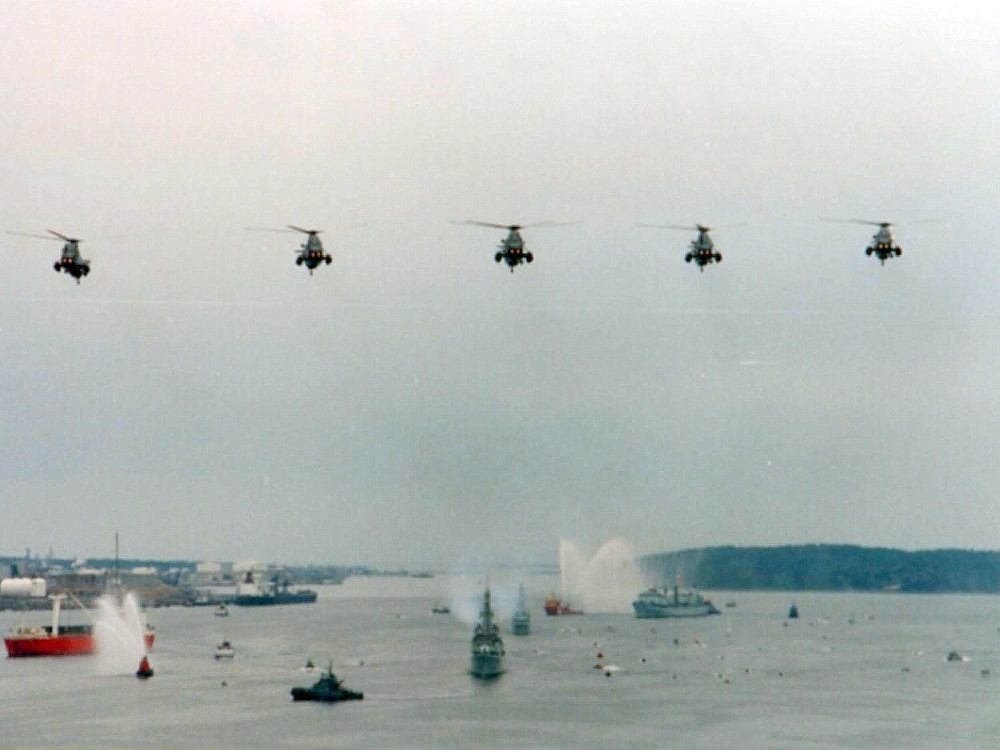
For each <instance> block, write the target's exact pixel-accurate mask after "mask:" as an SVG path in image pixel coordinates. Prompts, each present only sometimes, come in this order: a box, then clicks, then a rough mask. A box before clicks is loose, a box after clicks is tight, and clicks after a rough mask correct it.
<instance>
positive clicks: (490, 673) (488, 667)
mask: <svg viewBox="0 0 1000 750" xmlns="http://www.w3.org/2000/svg"><path fill="white" fill-rule="evenodd" d="M503 656H504V650H503V641H502V640H501V639H500V633H499V631H498V629H497V624H496V621H495V620H494V619H493V609H492V608H491V607H490V590H489V589H486V590H485V591H484V592H483V608H482V609H481V610H480V612H479V622H478V623H476V630H475V632H474V633H473V635H472V667H471V669H469V672H470V673H471V674H472V676H473V677H478V678H480V679H489V678H490V677H497V676H498V675H501V674H503Z"/></svg>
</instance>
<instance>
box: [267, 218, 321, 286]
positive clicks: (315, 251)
mask: <svg viewBox="0 0 1000 750" xmlns="http://www.w3.org/2000/svg"><path fill="white" fill-rule="evenodd" d="M247 229H248V230H249V231H251V232H302V233H303V234H305V235H307V236H306V239H305V241H304V242H303V243H302V247H300V248H299V254H298V257H296V258H295V265H297V266H305V267H306V268H308V269H309V275H310V276H312V272H313V271H314V270H315V269H316V267H317V266H319V265H320V264H321V263H326V264H327V265H330V264H331V263H332V262H333V257H332V256H331V255H330V254H329V253H324V252H323V243H322V242H321V241H320V239H319V236H318V235H319V234H320V232H322V231H323V230H322V229H303V228H302V227H297V226H294V225H292V224H289V225H288V227H287V228H286V229H271V228H269V227H247Z"/></svg>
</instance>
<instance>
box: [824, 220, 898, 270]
mask: <svg viewBox="0 0 1000 750" xmlns="http://www.w3.org/2000/svg"><path fill="white" fill-rule="evenodd" d="M826 221H836V222H839V223H841V224H867V225H869V226H873V227H878V231H877V232H875V234H874V235H873V236H872V241H871V243H870V244H869V245H868V247H866V248H865V255H874V256H875V257H876V258H878V259H879V260H880V261H881V262H882V265H883V266H884V265H885V262H886V260H888V259H889V258H898V257H899V256H900V255H902V254H903V248H901V247H900V246H899V245H897V244H896V238H895V237H893V236H892V231H891V230H890V229H889V227H891V226H893V223H892V222H891V221H867V220H865V219H826Z"/></svg>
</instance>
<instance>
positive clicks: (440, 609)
mask: <svg viewBox="0 0 1000 750" xmlns="http://www.w3.org/2000/svg"><path fill="white" fill-rule="evenodd" d="M431 614H433V615H450V614H451V607H445V606H444V605H441V604H439V605H438V606H436V607H431Z"/></svg>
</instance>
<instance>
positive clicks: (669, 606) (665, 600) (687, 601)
mask: <svg viewBox="0 0 1000 750" xmlns="http://www.w3.org/2000/svg"><path fill="white" fill-rule="evenodd" d="M632 608H633V609H634V610H635V616H636V617H656V618H659V617H704V616H706V615H717V614H719V610H717V609H716V608H715V605H714V604H712V602H710V601H709V600H708V599H706V598H704V597H703V596H702V595H701V594H699V593H698V592H697V591H694V590H693V589H682V588H681V587H680V586H674V587H672V588H671V587H664V588H651V589H646V590H645V591H643V592H642V593H641V594H639V596H638V597H637V598H636V600H635V601H634V602H632Z"/></svg>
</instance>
